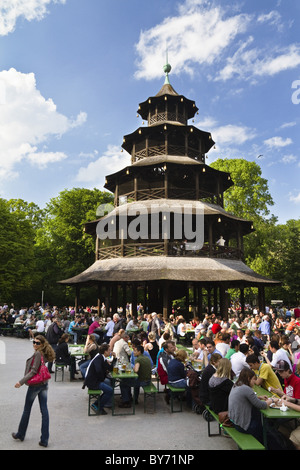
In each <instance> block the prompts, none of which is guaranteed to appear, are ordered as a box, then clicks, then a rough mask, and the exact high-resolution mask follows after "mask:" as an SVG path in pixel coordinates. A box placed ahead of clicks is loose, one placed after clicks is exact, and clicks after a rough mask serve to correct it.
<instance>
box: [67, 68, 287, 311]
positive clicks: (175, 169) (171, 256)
mask: <svg viewBox="0 0 300 470" xmlns="http://www.w3.org/2000/svg"><path fill="white" fill-rule="evenodd" d="M170 71H171V66H170V65H169V64H167V65H166V66H165V67H164V72H165V75H166V78H165V83H164V85H163V86H162V88H161V90H160V91H159V92H158V93H157V94H156V95H155V96H151V97H149V98H148V99H147V100H146V101H144V102H142V103H140V105H139V108H138V111H137V112H138V116H141V118H142V119H143V120H144V121H147V123H148V125H147V126H142V127H139V128H138V129H136V130H135V131H134V132H133V133H131V134H128V135H125V136H124V139H123V144H122V147H123V149H124V150H125V151H127V152H128V153H129V154H130V155H131V165H129V166H127V167H125V168H123V169H122V170H121V171H118V172H116V173H114V174H111V175H108V176H107V177H106V181H105V186H104V187H105V188H106V189H107V190H108V191H111V192H112V193H113V194H114V209H113V211H112V212H110V213H109V214H107V215H105V216H103V217H102V218H101V221H102V223H103V222H104V221H105V218H107V220H110V221H112V220H113V222H111V223H114V224H116V225H115V227H114V230H115V233H116V236H115V238H114V239H106V240H100V239H99V237H98V235H97V225H98V223H99V219H98V220H94V221H91V222H89V223H87V224H86V225H85V228H84V229H85V232H86V233H88V234H90V235H92V236H94V237H95V245H96V255H95V262H94V264H93V265H92V266H90V267H88V268H87V269H86V270H85V271H84V272H82V273H80V274H78V275H76V276H75V277H73V278H71V279H66V280H63V281H59V283H60V284H64V285H72V286H74V287H76V304H77V305H78V303H79V302H80V300H79V298H80V297H79V295H80V288H81V287H83V286H90V285H95V286H97V289H98V305H100V301H101V302H105V304H106V311H107V312H108V311H109V310H110V308H111V310H112V312H113V313H114V312H115V311H116V308H117V306H118V305H117V299H118V298H119V299H120V298H121V299H122V300H121V304H122V306H123V311H125V305H126V303H127V302H128V301H130V302H131V303H132V311H133V312H136V306H137V303H138V299H139V301H141V302H142V304H143V306H144V307H145V308H147V310H148V312H149V313H151V312H152V311H156V312H157V313H163V316H164V317H167V316H169V315H170V313H171V306H172V301H173V300H174V299H179V298H182V297H185V298H186V312H187V309H188V306H189V305H190V304H192V305H193V306H194V307H195V310H196V312H198V315H199V316H201V315H202V314H203V312H204V305H205V306H206V307H207V308H208V309H209V310H210V308H211V307H212V306H213V307H214V311H215V312H218V313H219V314H221V315H222V316H226V315H227V311H228V310H227V308H228V302H227V299H228V296H227V295H226V291H227V289H229V288H238V289H240V299H241V303H242V309H243V308H244V288H245V287H257V288H258V293H259V295H258V303H259V308H260V309H262V310H263V309H264V288H265V287H266V286H272V285H278V284H279V283H278V281H274V280H271V279H267V278H265V277H263V276H261V275H259V274H257V273H255V272H254V271H253V270H251V269H250V268H249V267H248V266H246V264H245V263H244V252H243V237H244V236H245V235H247V234H249V233H251V232H252V231H253V230H254V228H253V224H252V222H251V221H248V220H244V219H242V218H239V217H236V216H235V215H233V214H230V213H228V212H227V211H226V210H225V209H224V205H223V194H224V192H225V191H226V190H227V189H228V188H229V187H230V186H232V185H233V184H234V182H233V181H232V180H231V176H230V174H228V173H225V172H222V171H218V170H215V169H213V168H211V167H209V166H208V165H206V163H205V159H206V154H207V153H208V152H209V150H210V149H211V148H212V147H213V146H214V144H215V143H214V141H213V138H212V135H211V134H210V133H209V132H205V131H202V130H200V129H198V128H197V127H195V126H194V125H193V124H190V123H189V122H188V121H190V120H192V123H193V119H194V117H195V115H196V114H197V112H198V108H197V106H196V104H195V102H194V101H191V100H189V99H187V98H186V97H185V96H183V95H180V94H178V93H177V92H176V91H175V90H174V88H173V87H172V86H171V84H170V81H169V73H170ZM188 202H193V204H194V206H193V207H194V208H195V207H196V208H197V204H199V205H200V204H201V208H202V210H203V217H204V243H203V245H202V246H199V247H198V246H194V247H193V248H192V249H186V240H185V239H183V238H182V239H181V240H180V239H178V238H175V237H174V233H171V232H170V233H169V238H166V237H164V234H163V230H162V225H163V213H162V212H161V207H164V208H165V207H167V208H169V211H170V214H173V216H174V217H175V215H176V214H175V213H176V210H177V209H176V207H177V206H182V204H184V203H188ZM176 203H177V205H176ZM141 204H142V207H143V208H145V207H146V208H147V207H149V208H151V211H152V212H153V210H154V211H155V210H157V214H158V219H156V220H158V221H159V227H160V229H159V230H158V233H157V236H156V238H155V240H153V238H152V237H151V236H150V235H151V234H150V230H151V227H150V225H151V224H149V225H148V230H149V232H148V234H146V236H145V233H144V234H143V237H138V238H136V237H134V239H133V238H130V237H128V235H127V237H126V238H124V236H123V235H124V234H123V231H122V230H121V227H122V226H123V227H124V224H122V223H121V221H122V220H124V219H122V217H126V221H127V223H129V221H130V220H132V219H131V218H130V216H128V214H130V213H134V210H135V207H136V209H137V210H138V206H139V205H141ZM153 207H154V209H153ZM221 236H222V237H223V239H224V240H225V244H223V246H222V244H221V245H220V244H218V243H217V242H218V240H219V239H220V237H221ZM191 242H193V241H191ZM191 292H192V296H191V298H190V293H191ZM119 303H120V301H119Z"/></svg>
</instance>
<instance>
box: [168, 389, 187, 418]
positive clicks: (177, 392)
mask: <svg viewBox="0 0 300 470" xmlns="http://www.w3.org/2000/svg"><path fill="white" fill-rule="evenodd" d="M167 387H168V389H169V390H170V395H171V396H170V399H171V400H170V401H171V413H180V412H181V411H182V396H183V394H184V392H185V388H176V387H173V385H170V384H167ZM174 398H178V399H179V410H176V411H175V410H174Z"/></svg>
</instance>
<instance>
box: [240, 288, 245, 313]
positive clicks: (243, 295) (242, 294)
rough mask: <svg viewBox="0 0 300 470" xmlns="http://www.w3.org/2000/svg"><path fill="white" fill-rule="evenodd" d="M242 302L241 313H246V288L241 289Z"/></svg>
mask: <svg viewBox="0 0 300 470" xmlns="http://www.w3.org/2000/svg"><path fill="white" fill-rule="evenodd" d="M240 302H241V313H242V314H244V313H245V293H244V287H241V288H240Z"/></svg>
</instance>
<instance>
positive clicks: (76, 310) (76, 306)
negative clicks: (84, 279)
mask: <svg viewBox="0 0 300 470" xmlns="http://www.w3.org/2000/svg"><path fill="white" fill-rule="evenodd" d="M79 305H80V287H79V286H76V294H75V306H74V307H75V313H78V308H79Z"/></svg>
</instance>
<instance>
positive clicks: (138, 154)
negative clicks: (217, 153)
mask: <svg viewBox="0 0 300 470" xmlns="http://www.w3.org/2000/svg"><path fill="white" fill-rule="evenodd" d="M160 155H179V156H183V157H184V156H188V157H191V158H194V159H195V160H199V161H201V159H202V155H201V152H200V151H199V149H195V148H192V147H188V148H186V147H185V146H182V145H172V144H168V145H154V146H151V147H148V148H144V149H142V150H139V151H135V153H134V155H133V162H137V161H139V160H142V159H143V158H147V157H157V156H160Z"/></svg>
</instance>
